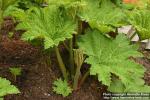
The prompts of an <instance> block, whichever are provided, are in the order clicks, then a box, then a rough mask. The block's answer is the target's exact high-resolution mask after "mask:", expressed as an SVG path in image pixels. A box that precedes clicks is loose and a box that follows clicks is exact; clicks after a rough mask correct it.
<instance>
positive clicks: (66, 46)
mask: <svg viewBox="0 0 150 100" xmlns="http://www.w3.org/2000/svg"><path fill="white" fill-rule="evenodd" d="M63 45H64V46H65V48H66V49H67V50H68V51H69V47H68V46H67V45H66V43H65V42H63Z"/></svg>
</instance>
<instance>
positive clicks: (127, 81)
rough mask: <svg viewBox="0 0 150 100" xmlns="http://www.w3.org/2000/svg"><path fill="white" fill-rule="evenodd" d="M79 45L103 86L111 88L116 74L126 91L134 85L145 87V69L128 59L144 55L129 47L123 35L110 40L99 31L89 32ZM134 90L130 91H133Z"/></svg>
mask: <svg viewBox="0 0 150 100" xmlns="http://www.w3.org/2000/svg"><path fill="white" fill-rule="evenodd" d="M78 45H79V47H80V48H81V49H83V50H84V53H85V54H86V55H88V56H89V57H88V58H87V59H86V62H87V63H88V64H91V68H90V74H91V75H97V76H98V80H99V81H101V82H102V84H104V85H106V86H108V87H109V86H111V84H112V81H111V76H112V74H114V75H116V76H117V77H119V79H120V80H121V82H122V83H123V84H124V85H125V87H126V89H127V88H129V87H131V86H133V87H134V85H133V84H135V86H137V87H134V88H138V86H139V87H140V86H143V85H144V80H143V79H142V77H144V71H145V69H144V67H143V66H141V65H139V64H136V63H135V62H133V61H130V60H129V59H128V58H129V57H130V56H133V57H140V56H142V55H141V54H140V53H139V52H137V49H138V48H137V46H136V45H129V41H128V40H127V38H126V37H125V36H124V35H123V34H119V35H118V36H117V38H116V39H109V38H107V37H106V36H104V35H102V34H101V33H100V32H99V31H97V30H95V31H93V32H92V31H88V32H87V34H85V35H84V36H82V37H81V38H80V39H79V42H78ZM137 81H138V82H137ZM133 87H132V88H133ZM132 88H130V89H129V90H131V91H132ZM149 91H150V90H149Z"/></svg>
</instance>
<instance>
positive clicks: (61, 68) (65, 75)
mask: <svg viewBox="0 0 150 100" xmlns="http://www.w3.org/2000/svg"><path fill="white" fill-rule="evenodd" d="M55 52H56V56H57V60H58V63H59V67H60V70H61V72H62V74H63V77H64V79H65V80H66V81H67V80H68V76H67V70H66V67H65V64H64V63H63V60H62V57H61V55H60V52H59V49H58V47H55Z"/></svg>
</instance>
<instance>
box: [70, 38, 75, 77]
mask: <svg viewBox="0 0 150 100" xmlns="http://www.w3.org/2000/svg"><path fill="white" fill-rule="evenodd" d="M69 47H70V48H69V55H70V58H69V61H70V67H71V68H70V69H71V77H72V78H73V77H74V70H75V68H74V59H73V41H72V39H70V41H69Z"/></svg>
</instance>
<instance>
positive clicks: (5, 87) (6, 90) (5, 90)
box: [0, 77, 20, 100]
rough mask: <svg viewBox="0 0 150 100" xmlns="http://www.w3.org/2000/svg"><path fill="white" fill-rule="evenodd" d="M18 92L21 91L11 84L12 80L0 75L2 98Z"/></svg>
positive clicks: (0, 94) (0, 98)
mask: <svg viewBox="0 0 150 100" xmlns="http://www.w3.org/2000/svg"><path fill="white" fill-rule="evenodd" d="M18 93H20V91H19V90H18V89H17V88H16V87H15V86H14V85H11V83H10V81H8V80H6V79H5V78H1V77H0V100H3V97H4V96H6V95H8V94H18Z"/></svg>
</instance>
